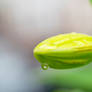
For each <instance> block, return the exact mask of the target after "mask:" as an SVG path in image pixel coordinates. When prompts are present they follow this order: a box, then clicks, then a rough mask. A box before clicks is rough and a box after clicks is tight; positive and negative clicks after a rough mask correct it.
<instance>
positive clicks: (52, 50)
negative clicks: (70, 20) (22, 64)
mask: <svg viewBox="0 0 92 92" xmlns="http://www.w3.org/2000/svg"><path fill="white" fill-rule="evenodd" d="M34 56H35V58H36V59H37V60H38V61H39V62H40V63H41V66H42V68H43V69H47V67H50V68H54V69H68V68H75V67H79V66H82V65H86V64H88V63H89V62H91V60H92V37H91V36H88V35H85V34H80V33H69V34H60V35H57V36H53V37H51V38H48V39H46V40H44V41H42V42H41V43H40V44H38V45H37V46H36V48H35V49H34Z"/></svg>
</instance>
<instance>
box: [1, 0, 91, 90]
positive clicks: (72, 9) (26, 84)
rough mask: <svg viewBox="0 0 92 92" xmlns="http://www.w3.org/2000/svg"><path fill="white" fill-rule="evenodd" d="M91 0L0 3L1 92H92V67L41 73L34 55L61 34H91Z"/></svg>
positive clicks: (6, 0) (3, 1) (8, 1)
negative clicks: (38, 47) (49, 39)
mask: <svg viewBox="0 0 92 92" xmlns="http://www.w3.org/2000/svg"><path fill="white" fill-rule="evenodd" d="M91 3H92V0H0V52H1V53H0V92H92V71H91V70H92V64H89V65H87V66H84V67H82V68H76V69H69V70H54V69H48V70H46V71H43V70H42V69H41V68H40V64H39V62H38V61H36V59H35V58H34V56H33V48H34V47H35V46H36V45H37V44H38V43H39V42H41V41H42V40H44V39H46V38H48V37H51V36H53V35H57V34H61V33H70V32H79V33H87V34H89V35H92V4H91Z"/></svg>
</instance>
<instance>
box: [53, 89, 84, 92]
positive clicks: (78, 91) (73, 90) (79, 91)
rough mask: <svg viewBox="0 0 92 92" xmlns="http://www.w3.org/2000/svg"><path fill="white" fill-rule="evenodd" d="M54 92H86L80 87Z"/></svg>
mask: <svg viewBox="0 0 92 92" xmlns="http://www.w3.org/2000/svg"><path fill="white" fill-rule="evenodd" d="M54 92H84V91H83V90H79V89H71V90H69V89H68V90H56V91H54Z"/></svg>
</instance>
